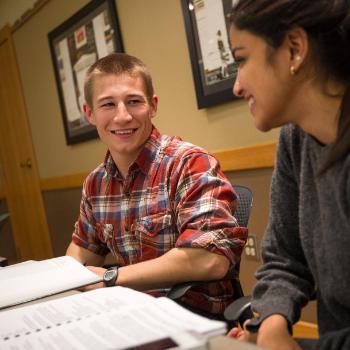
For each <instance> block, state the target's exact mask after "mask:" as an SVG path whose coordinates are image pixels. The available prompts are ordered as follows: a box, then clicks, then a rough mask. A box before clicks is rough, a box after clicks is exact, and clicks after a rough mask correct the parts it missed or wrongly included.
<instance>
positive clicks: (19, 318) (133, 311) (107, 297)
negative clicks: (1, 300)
mask: <svg viewBox="0 0 350 350" xmlns="http://www.w3.org/2000/svg"><path fill="white" fill-rule="evenodd" d="M162 299H164V300H162ZM225 331H226V326H225V323H224V322H219V321H212V320H208V319H205V318H203V317H201V316H197V315H195V314H193V313H191V312H190V311H187V310H186V309H184V308H182V307H181V306H179V305H177V304H176V303H175V302H173V301H171V300H166V299H165V298H160V299H156V298H153V297H151V296H149V295H147V294H144V293H141V292H136V291H134V290H131V289H128V288H124V287H111V288H101V289H97V290H94V291H90V292H86V293H80V294H76V295H73V296H69V297H65V298H61V299H57V300H53V301H49V302H43V303H40V304H35V305H31V306H24V307H22V308H20V309H15V310H8V311H3V312H0V348H1V349H11V347H13V348H14V347H15V346H17V347H19V348H22V347H23V348H24V347H25V348H26V349H39V350H40V349H51V348H52V349H68V348H69V349H86V348H91V349H101V350H103V349H127V348H132V347H135V346H138V345H140V344H146V343H150V342H153V341H156V340H160V339H164V338H168V337H171V336H174V339H176V334H179V333H183V332H192V333H194V334H200V335H202V338H201V339H202V341H201V342H199V341H197V343H198V344H203V338H206V335H207V334H208V333H212V332H215V333H217V334H219V333H221V334H223V333H225ZM178 338H179V337H178ZM192 343H193V338H192ZM184 348H185V347H184Z"/></svg>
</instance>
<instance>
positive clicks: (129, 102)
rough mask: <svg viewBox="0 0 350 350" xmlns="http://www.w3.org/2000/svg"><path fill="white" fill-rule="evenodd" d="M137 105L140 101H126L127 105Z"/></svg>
mask: <svg viewBox="0 0 350 350" xmlns="http://www.w3.org/2000/svg"><path fill="white" fill-rule="evenodd" d="M139 103H141V101H140V100H138V99H136V98H135V99H132V100H129V101H128V104H129V105H136V104H139Z"/></svg>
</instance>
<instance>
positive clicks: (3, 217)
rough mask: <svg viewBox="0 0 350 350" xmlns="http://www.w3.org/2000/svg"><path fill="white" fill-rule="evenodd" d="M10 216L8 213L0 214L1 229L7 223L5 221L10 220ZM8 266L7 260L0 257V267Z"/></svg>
mask: <svg viewBox="0 0 350 350" xmlns="http://www.w3.org/2000/svg"><path fill="white" fill-rule="evenodd" d="M9 216H10V214H8V213H3V214H0V229H1V228H2V225H3V224H4V223H5V221H6V220H7V219H8V217H9ZM7 265H8V262H7V259H6V258H4V257H3V256H0V267H4V266H7Z"/></svg>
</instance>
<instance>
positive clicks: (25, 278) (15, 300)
mask: <svg viewBox="0 0 350 350" xmlns="http://www.w3.org/2000/svg"><path fill="white" fill-rule="evenodd" d="M101 280H102V278H101V277H99V276H97V275H96V274H94V273H93V272H91V271H90V270H88V269H87V268H86V267H84V266H83V265H82V264H80V263H79V262H78V261H77V260H75V259H74V258H72V257H70V256H61V257H58V258H53V259H48V260H41V261H30V262H24V263H20V264H15V265H10V266H8V267H5V268H3V269H1V270H0V284H1V296H0V309H1V308H4V307H8V306H11V305H16V304H20V303H23V302H26V301H30V300H35V299H38V298H42V297H44V296H47V295H52V294H55V293H59V292H63V291H66V290H69V289H74V288H78V287H81V286H84V285H88V284H92V283H96V282H99V281H101Z"/></svg>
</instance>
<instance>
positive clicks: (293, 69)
mask: <svg viewBox="0 0 350 350" xmlns="http://www.w3.org/2000/svg"><path fill="white" fill-rule="evenodd" d="M289 71H290V75H295V73H296V69H295V67H294V66H291V67H290V69H289Z"/></svg>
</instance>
